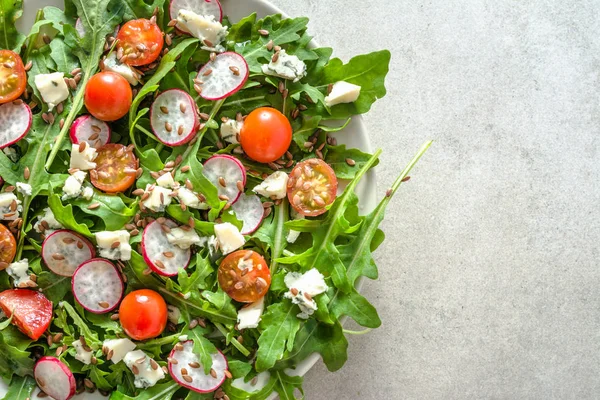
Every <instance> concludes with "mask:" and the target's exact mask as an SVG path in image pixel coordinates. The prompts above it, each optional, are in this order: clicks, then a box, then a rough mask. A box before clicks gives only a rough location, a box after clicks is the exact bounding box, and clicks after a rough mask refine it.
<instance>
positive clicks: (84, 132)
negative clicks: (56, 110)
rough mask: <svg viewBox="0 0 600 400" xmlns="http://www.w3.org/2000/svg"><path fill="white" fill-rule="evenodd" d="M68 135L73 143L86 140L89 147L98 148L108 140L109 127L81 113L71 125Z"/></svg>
mask: <svg viewBox="0 0 600 400" xmlns="http://www.w3.org/2000/svg"><path fill="white" fill-rule="evenodd" d="M69 136H70V137H71V142H73V143H74V144H79V143H81V142H86V143H87V144H89V145H90V147H93V148H95V149H99V148H100V147H102V146H104V145H105V144H107V143H108V142H110V127H109V126H108V124H107V123H106V122H104V121H100V120H99V119H96V118H94V117H92V116H91V115H82V116H81V117H79V118H77V119H76V120H75V122H73V125H71V130H70V131H69Z"/></svg>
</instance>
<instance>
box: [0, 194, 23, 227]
mask: <svg viewBox="0 0 600 400" xmlns="http://www.w3.org/2000/svg"><path fill="white" fill-rule="evenodd" d="M13 203H14V204H16V208H15V206H14V205H13ZM13 208H15V209H14V210H13ZM22 210H23V207H22V206H21V200H19V199H18V198H17V196H15V194H14V193H11V192H3V193H0V219H4V220H7V221H13V220H15V219H17V218H19V213H20V212H21V211H22Z"/></svg>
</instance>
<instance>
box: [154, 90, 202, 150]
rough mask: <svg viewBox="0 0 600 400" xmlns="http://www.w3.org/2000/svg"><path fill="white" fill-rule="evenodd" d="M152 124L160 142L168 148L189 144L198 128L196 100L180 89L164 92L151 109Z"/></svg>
mask: <svg viewBox="0 0 600 400" xmlns="http://www.w3.org/2000/svg"><path fill="white" fill-rule="evenodd" d="M150 124H151V125H152V130H153V131H154V134H155V135H156V137H157V138H158V140H160V141H161V142H162V143H164V144H166V145H168V146H180V145H182V144H185V143H187V142H189V141H190V140H192V139H193V138H194V135H195V134H196V132H197V127H198V114H197V113H196V103H195V102H194V99H192V97H191V96H190V95H189V94H187V93H186V92H184V91H183V90H179V89H170V90H166V91H164V92H162V93H161V94H160V95H159V96H158V97H156V99H155V100H154V103H152V107H151V108H150Z"/></svg>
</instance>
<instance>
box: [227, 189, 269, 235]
mask: <svg viewBox="0 0 600 400" xmlns="http://www.w3.org/2000/svg"><path fill="white" fill-rule="evenodd" d="M231 208H232V209H233V211H234V212H235V216H236V217H237V219H239V220H240V221H242V222H243V223H244V225H243V226H242V229H241V231H240V233H241V234H242V235H249V234H251V233H252V232H254V231H255V230H257V229H258V227H259V226H260V223H261V222H262V220H263V215H264V208H263V206H262V202H261V201H260V198H259V197H258V196H256V195H254V194H251V195H246V194H245V193H242V194H241V195H240V197H239V198H238V200H237V201H236V202H235V204H234V205H233V206H232V207H231Z"/></svg>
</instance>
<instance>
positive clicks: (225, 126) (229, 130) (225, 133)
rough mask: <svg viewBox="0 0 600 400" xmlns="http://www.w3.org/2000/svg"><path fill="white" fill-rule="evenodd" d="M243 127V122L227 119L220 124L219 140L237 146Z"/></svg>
mask: <svg viewBox="0 0 600 400" xmlns="http://www.w3.org/2000/svg"><path fill="white" fill-rule="evenodd" d="M243 126H244V122H243V121H237V120H235V119H228V120H227V121H225V122H223V123H222V124H221V138H223V140H224V141H226V142H229V143H233V144H238V143H239V140H238V135H239V134H240V132H241V131H242V127H243Z"/></svg>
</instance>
